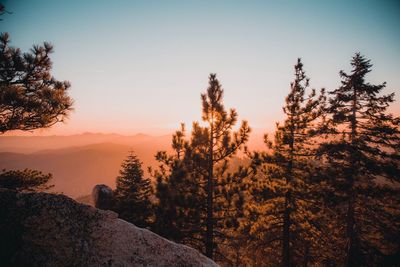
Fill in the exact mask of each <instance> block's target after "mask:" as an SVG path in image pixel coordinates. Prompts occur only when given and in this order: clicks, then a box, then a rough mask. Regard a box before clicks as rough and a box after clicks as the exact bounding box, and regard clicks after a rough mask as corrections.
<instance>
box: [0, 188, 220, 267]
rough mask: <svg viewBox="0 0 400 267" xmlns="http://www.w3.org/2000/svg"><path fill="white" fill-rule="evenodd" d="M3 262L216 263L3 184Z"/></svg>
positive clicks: (107, 215) (109, 218) (103, 216)
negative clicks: (6, 188)
mask: <svg viewBox="0 0 400 267" xmlns="http://www.w3.org/2000/svg"><path fill="white" fill-rule="evenodd" d="M0 262H1V263H2V266H169V267H172V266H217V265H216V264H215V263H214V262H213V261H211V260H209V259H208V258H206V257H205V256H203V255H202V254H200V253H199V252H198V251H196V250H194V249H192V248H189V247H187V246H184V245H179V244H176V243H173V242H170V241H168V240H166V239H164V238H162V237H160V236H158V235H156V234H154V233H152V232H150V231H148V230H146V229H141V228H138V227H136V226H134V225H132V224H130V223H128V222H126V221H123V220H120V219H118V218H117V214H116V213H114V212H111V211H103V210H98V209H96V208H93V207H91V206H87V205H84V204H79V203H77V202H75V201H74V200H72V199H70V198H68V197H66V196H64V195H55V194H47V193H16V192H15V191H11V190H5V189H0Z"/></svg>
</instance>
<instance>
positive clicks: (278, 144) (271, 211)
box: [248, 59, 325, 267]
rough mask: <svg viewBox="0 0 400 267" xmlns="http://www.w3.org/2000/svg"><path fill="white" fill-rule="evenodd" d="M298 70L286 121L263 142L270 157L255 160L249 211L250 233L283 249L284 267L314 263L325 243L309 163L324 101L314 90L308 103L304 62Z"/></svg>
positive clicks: (288, 99)
mask: <svg viewBox="0 0 400 267" xmlns="http://www.w3.org/2000/svg"><path fill="white" fill-rule="evenodd" d="M294 68H295V79H294V81H293V82H292V83H291V86H290V88H291V90H290V93H289V95H288V96H287V97H286V105H285V106H284V108H283V111H284V113H285V115H286V119H285V121H284V123H283V124H282V125H280V124H279V123H278V124H277V129H276V132H275V138H274V141H273V142H271V141H270V140H269V139H268V136H267V135H266V136H265V143H266V144H267V146H268V148H269V151H267V152H262V153H259V152H256V153H254V154H253V155H252V161H253V163H252V165H253V168H254V170H255V172H256V174H255V175H254V176H253V178H252V183H253V186H251V195H252V199H251V201H250V202H249V209H248V212H249V214H248V216H249V217H250V218H253V217H255V218H257V217H258V219H256V221H257V220H258V222H256V223H254V224H253V225H250V227H249V231H250V233H253V234H256V235H258V234H259V233H257V232H259V231H261V232H263V233H264V234H262V235H261V236H262V237H261V239H262V241H261V242H262V243H264V244H266V245H267V246H269V247H271V246H272V248H273V250H276V244H280V245H281V248H280V249H281V253H280V258H281V260H280V262H276V264H281V265H282V266H285V267H286V266H292V265H293V261H294V260H295V261H296V262H302V261H303V262H308V261H310V258H311V256H312V255H315V254H316V253H317V251H316V250H317V247H318V243H317V242H319V243H320V242H323V241H322V240H321V236H322V233H321V231H322V229H321V226H320V225H319V224H318V223H317V218H318V217H319V216H322V215H321V214H320V213H323V209H322V207H321V208H318V206H319V203H318V199H315V196H316V195H317V193H316V191H317V190H318V186H317V185H316V184H313V183H312V177H313V176H314V174H313V172H314V171H315V167H314V165H313V164H312V161H311V160H313V159H314V156H315V153H314V147H315V142H316V140H315V139H314V138H313V135H314V128H315V127H316V122H317V119H318V118H319V117H320V116H321V109H320V106H321V104H322V103H323V102H324V98H325V96H324V93H323V91H322V93H321V95H320V96H319V97H316V92H315V90H314V89H313V90H311V92H310V94H309V96H308V97H306V91H307V90H308V87H309V78H307V76H306V75H305V72H304V70H303V64H302V63H301V60H300V59H298V62H297V64H296V65H295V67H294ZM317 240H319V241H317ZM314 248H315V249H314ZM313 249H314V251H313ZM310 250H311V251H310ZM318 250H319V249H318ZM272 260H274V259H272Z"/></svg>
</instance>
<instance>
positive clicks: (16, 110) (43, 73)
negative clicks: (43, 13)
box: [0, 33, 72, 133]
mask: <svg viewBox="0 0 400 267" xmlns="http://www.w3.org/2000/svg"><path fill="white" fill-rule="evenodd" d="M9 43H10V39H9V35H8V34H7V33H2V34H1V35H0V133H5V132H7V131H10V130H24V131H27V130H34V129H37V128H46V127H50V126H52V125H54V124H55V123H57V122H62V121H64V119H65V118H66V117H67V115H68V114H69V112H70V111H71V110H72V99H71V98H70V97H69V96H68V95H67V90H68V88H69V87H70V84H69V82H67V81H58V80H56V79H55V78H54V77H53V76H52V75H51V73H50V71H51V68H52V62H51V60H50V54H51V53H52V52H53V46H52V45H51V44H49V43H46V42H45V43H44V44H43V45H42V46H39V45H35V46H33V48H32V49H31V51H30V52H27V53H21V51H20V49H18V48H15V47H10V46H9Z"/></svg>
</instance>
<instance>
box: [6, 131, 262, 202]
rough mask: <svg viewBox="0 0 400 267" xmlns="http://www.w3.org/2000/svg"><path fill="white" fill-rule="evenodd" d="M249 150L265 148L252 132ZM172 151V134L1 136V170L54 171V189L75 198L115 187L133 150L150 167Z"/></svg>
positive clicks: (144, 167)
mask: <svg viewBox="0 0 400 267" xmlns="http://www.w3.org/2000/svg"><path fill="white" fill-rule="evenodd" d="M249 146H250V149H254V148H258V149H259V148H263V147H262V134H253V135H252V138H251V140H250V143H249ZM160 150H166V151H171V135H163V136H150V135H145V134H136V135H132V136H125V135H119V134H102V133H84V134H77V135H68V136H56V135H54V136H0V169H25V168H30V169H36V170H40V171H42V172H45V173H52V174H53V180H52V184H54V185H55V187H54V191H56V192H62V193H64V194H66V195H68V196H71V197H73V198H77V197H81V196H86V195H88V194H90V192H91V190H92V188H93V186H94V185H96V184H100V183H103V184H106V185H109V186H111V187H114V186H115V178H116V177H117V175H118V172H119V169H120V166H121V163H122V161H123V160H124V159H125V158H126V157H127V155H128V153H129V151H134V152H135V153H136V154H137V156H138V157H139V159H140V160H141V161H142V162H143V170H144V171H145V174H146V175H147V167H149V166H153V167H154V166H157V162H156V160H155V158H154V155H155V153H156V152H157V151H160Z"/></svg>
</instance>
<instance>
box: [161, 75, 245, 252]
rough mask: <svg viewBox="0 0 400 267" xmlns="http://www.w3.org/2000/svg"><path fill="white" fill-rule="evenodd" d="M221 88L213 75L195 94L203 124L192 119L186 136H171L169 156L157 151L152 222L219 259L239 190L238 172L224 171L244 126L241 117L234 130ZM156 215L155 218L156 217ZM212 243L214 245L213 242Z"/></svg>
mask: <svg viewBox="0 0 400 267" xmlns="http://www.w3.org/2000/svg"><path fill="white" fill-rule="evenodd" d="M222 98H223V89H222V87H221V85H220V83H219V81H218V79H217V78H216V75H215V74H211V75H210V77H209V86H208V88H207V92H206V93H205V94H202V95H201V100H202V107H203V116H202V119H203V121H204V123H205V124H206V125H207V126H204V127H203V126H201V125H200V124H199V123H197V122H194V123H193V129H192V132H191V138H190V140H186V139H185V133H184V128H182V129H181V130H180V131H177V132H176V133H175V135H174V136H173V148H174V150H175V155H172V156H171V155H167V154H166V153H165V152H159V153H158V155H157V159H158V160H159V161H160V163H161V166H160V169H159V170H158V171H156V172H155V173H154V175H155V176H156V177H157V181H158V185H157V197H158V199H159V201H160V202H159V206H158V209H159V211H158V215H159V216H158V217H157V218H158V221H161V222H159V223H161V224H169V225H171V224H172V229H173V231H172V233H175V236H174V240H177V241H180V242H185V243H189V244H195V247H196V248H199V249H200V250H201V251H202V252H203V253H205V254H206V255H207V256H208V257H210V258H214V252H217V254H218V257H223V254H222V253H221V247H222V246H224V245H226V244H225V243H226V241H227V240H228V239H227V237H228V235H229V233H230V231H228V230H229V229H231V228H234V227H237V226H238V225H239V223H238V218H239V217H240V216H241V210H242V204H243V193H242V190H241V179H240V176H238V175H234V174H233V173H231V172H229V171H228V167H229V161H230V159H231V158H232V157H233V156H234V155H235V154H236V153H237V151H238V150H239V149H241V148H242V146H243V145H244V144H245V143H246V142H247V140H248V136H249V132H250V128H249V127H248V125H247V122H246V121H243V122H242V124H241V127H240V128H239V130H238V131H237V132H233V131H232V128H233V127H234V125H235V124H236V122H237V113H236V111H235V110H234V109H231V110H230V111H229V112H227V111H226V110H225V108H224V105H223V102H222ZM160 215H161V216H160ZM216 240H218V242H216ZM217 244H218V245H217Z"/></svg>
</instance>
